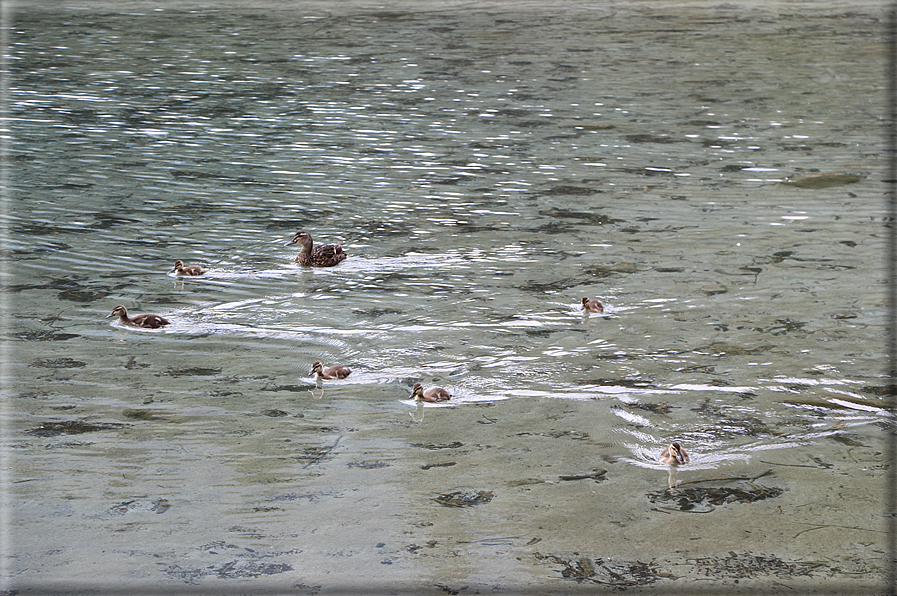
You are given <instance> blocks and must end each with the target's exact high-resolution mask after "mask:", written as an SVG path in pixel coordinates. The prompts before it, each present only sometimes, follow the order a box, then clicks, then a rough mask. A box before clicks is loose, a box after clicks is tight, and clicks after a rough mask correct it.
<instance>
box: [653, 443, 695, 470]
mask: <svg viewBox="0 0 897 596" xmlns="http://www.w3.org/2000/svg"><path fill="white" fill-rule="evenodd" d="M657 459H659V460H660V463H662V464H669V465H671V466H678V465H679V464H687V463H688V459H689V458H688V454H687V453H686V452H685V449H683V448H682V445H680V444H679V443H677V442H676V441H673V442H672V443H670V446H669V447H667V448H666V449H664V450H663V451H661V452H660V455H659V456H658V458H657Z"/></svg>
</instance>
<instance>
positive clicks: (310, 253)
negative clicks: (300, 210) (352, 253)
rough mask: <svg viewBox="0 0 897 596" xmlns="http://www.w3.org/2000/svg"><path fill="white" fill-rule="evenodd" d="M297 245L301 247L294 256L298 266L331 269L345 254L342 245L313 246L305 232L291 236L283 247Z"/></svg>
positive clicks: (309, 236) (309, 235)
mask: <svg viewBox="0 0 897 596" xmlns="http://www.w3.org/2000/svg"><path fill="white" fill-rule="evenodd" d="M297 243H298V244H301V245H302V249H301V250H300V251H299V254H298V255H296V262H297V263H299V264H300V265H306V266H308V267H333V266H334V265H338V264H339V263H341V262H342V261H343V260H344V259H345V258H346V253H344V252H343V245H342V244H324V245H321V246H314V242H313V241H312V239H311V234H309V233H308V232H305V231H302V232H297V233H296V235H295V236H293V239H292V240H290V241H289V242H287V243H286V244H285V245H284V246H290V245H293V244H297Z"/></svg>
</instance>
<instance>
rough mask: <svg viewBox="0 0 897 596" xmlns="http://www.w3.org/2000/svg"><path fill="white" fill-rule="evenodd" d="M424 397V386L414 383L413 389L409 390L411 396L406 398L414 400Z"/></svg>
mask: <svg viewBox="0 0 897 596" xmlns="http://www.w3.org/2000/svg"><path fill="white" fill-rule="evenodd" d="M423 395H424V386H423V385H421V384H420V383H415V384H414V387H412V388H411V395H409V396H408V399H415V398H420V397H423Z"/></svg>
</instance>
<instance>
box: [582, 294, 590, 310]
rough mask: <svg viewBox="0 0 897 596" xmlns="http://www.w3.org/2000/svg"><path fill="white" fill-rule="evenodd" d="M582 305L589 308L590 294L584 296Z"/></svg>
mask: <svg viewBox="0 0 897 596" xmlns="http://www.w3.org/2000/svg"><path fill="white" fill-rule="evenodd" d="M582 307H583V308H588V307H589V297H588V296H583V297H582Z"/></svg>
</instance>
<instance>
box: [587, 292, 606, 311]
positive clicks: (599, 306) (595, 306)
mask: <svg viewBox="0 0 897 596" xmlns="http://www.w3.org/2000/svg"><path fill="white" fill-rule="evenodd" d="M582 309H583V310H584V311H586V312H604V304H603V303H602V302H601V301H600V300H598V299H597V298H589V297H588V296H583V297H582Z"/></svg>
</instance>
